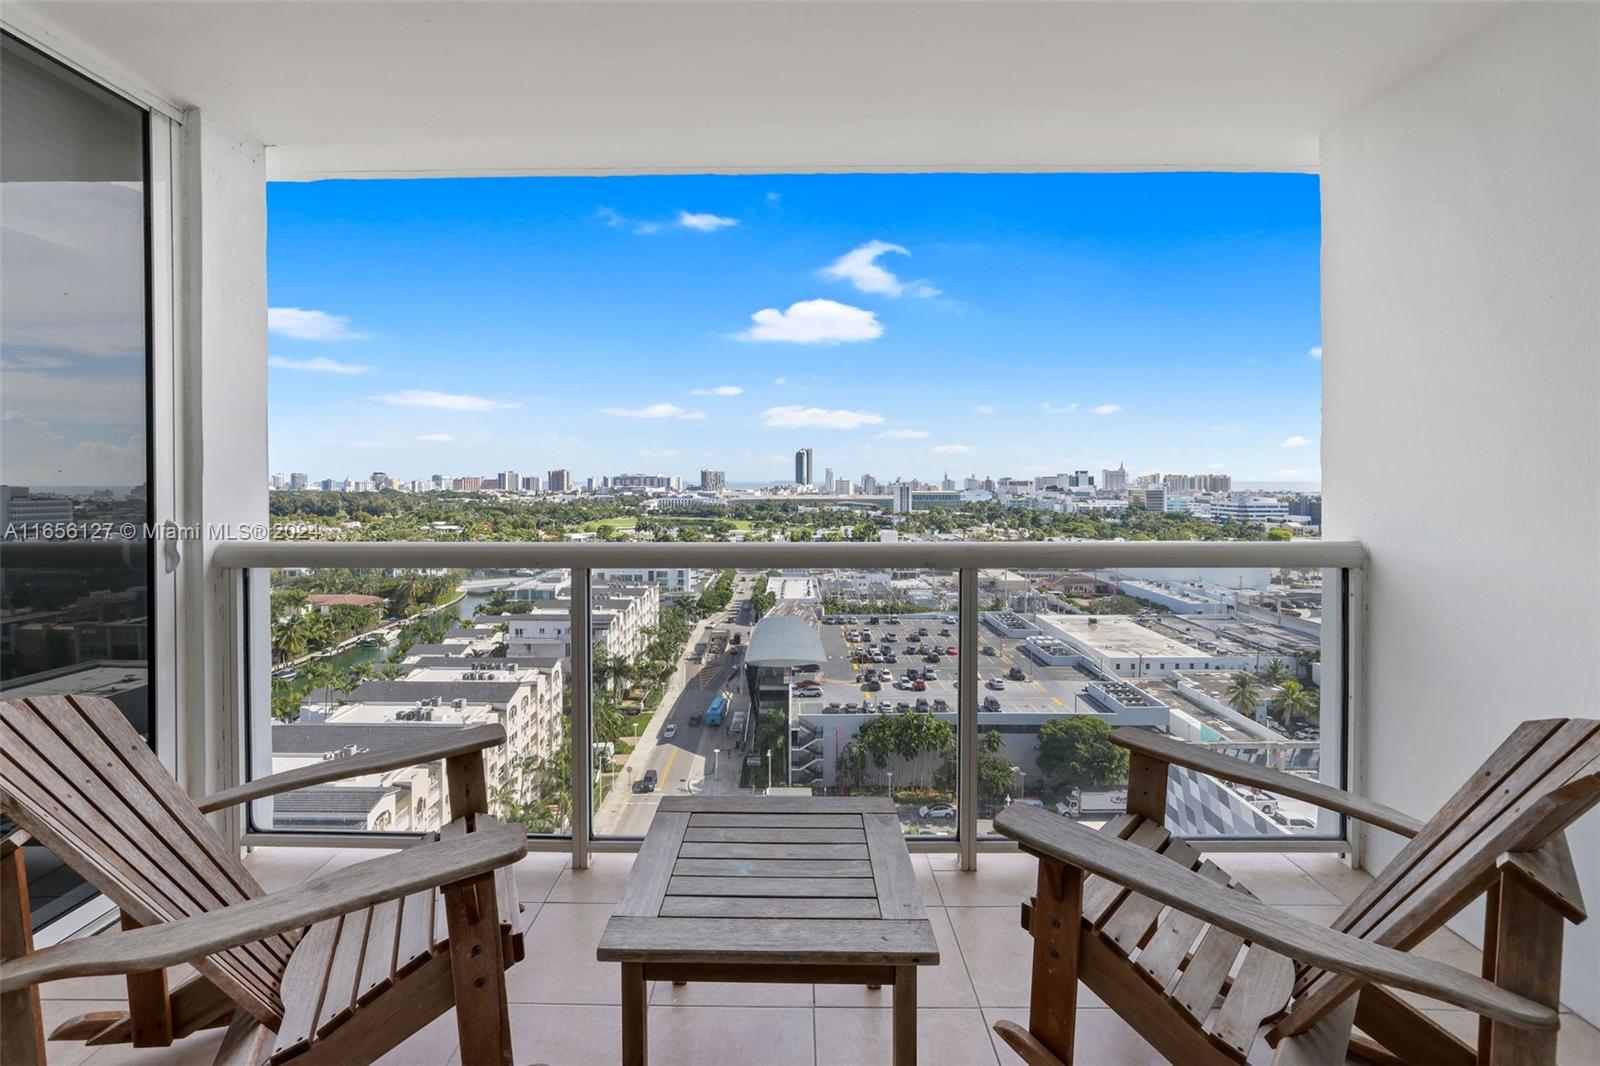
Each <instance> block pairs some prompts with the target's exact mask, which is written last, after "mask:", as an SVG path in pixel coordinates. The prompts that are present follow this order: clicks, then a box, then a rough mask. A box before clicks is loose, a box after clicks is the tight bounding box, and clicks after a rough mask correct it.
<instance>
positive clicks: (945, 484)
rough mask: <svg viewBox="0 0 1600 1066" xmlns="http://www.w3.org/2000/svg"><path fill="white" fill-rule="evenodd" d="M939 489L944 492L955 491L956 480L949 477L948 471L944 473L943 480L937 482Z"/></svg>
mask: <svg viewBox="0 0 1600 1066" xmlns="http://www.w3.org/2000/svg"><path fill="white" fill-rule="evenodd" d="M939 487H940V488H941V489H943V490H944V491H945V492H954V491H956V479H955V478H953V477H951V476H950V472H949V471H948V470H947V471H945V475H944V480H943V481H941V482H939Z"/></svg>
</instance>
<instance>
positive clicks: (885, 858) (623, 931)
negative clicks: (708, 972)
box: [597, 796, 939, 966]
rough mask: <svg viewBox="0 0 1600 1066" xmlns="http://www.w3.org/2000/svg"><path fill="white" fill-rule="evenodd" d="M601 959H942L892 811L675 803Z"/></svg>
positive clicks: (875, 806) (837, 802) (844, 801)
mask: <svg viewBox="0 0 1600 1066" xmlns="http://www.w3.org/2000/svg"><path fill="white" fill-rule="evenodd" d="M597 957H598V958H599V959H600V961H601V962H747V963H751V964H796V963H800V964H804V963H815V964H827V963H834V964H847V965H902V966H903V965H933V964H935V963H937V962H938V961H939V947H938V942H937V941H936V940H935V939H934V934H933V926H932V924H931V923H930V922H929V921H928V916H927V912H926V911H925V910H924V909H923V906H922V894H921V891H920V890H919V889H918V887H917V878H916V873H915V872H914V871H913V870H912V868H911V856H910V854H909V853H908V852H907V850H906V844H905V838H904V837H903V836H902V835H901V832H900V822H899V819H898V818H897V817H896V815H895V810H894V806H893V805H892V804H891V803H890V802H889V801H888V800H887V799H871V798H869V799H856V798H853V797H821V796H819V797H781V798H768V797H761V796H669V797H666V798H664V799H663V800H662V801H661V806H660V808H659V809H658V810H657V812H656V817H655V821H654V822H653V823H651V826H650V831H649V832H648V833H646V834H645V838H644V844H643V845H642V846H641V847H640V849H639V857H638V859H637V860H636V861H635V862H634V866H633V872H632V873H631V874H630V875H629V877H628V883H627V885H626V887H625V888H624V889H623V894H622V901H621V902H620V903H618V904H617V908H616V910H615V911H614V912H613V913H612V916H611V920H610V922H609V923H607V925H606V930H605V933H604V935H603V936H602V937H601V939H600V948H599V951H598V952H597Z"/></svg>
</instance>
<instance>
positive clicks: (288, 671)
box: [272, 666, 300, 681]
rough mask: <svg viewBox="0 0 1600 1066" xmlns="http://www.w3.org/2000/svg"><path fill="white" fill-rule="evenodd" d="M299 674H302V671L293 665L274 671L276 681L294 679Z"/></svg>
mask: <svg viewBox="0 0 1600 1066" xmlns="http://www.w3.org/2000/svg"><path fill="white" fill-rule="evenodd" d="M298 676H300V671H298V670H296V669H295V668H294V667H292V666H285V667H284V668H283V669H282V670H274V671H272V677H273V680H275V681H293V680H294V679H295V678H296V677H298Z"/></svg>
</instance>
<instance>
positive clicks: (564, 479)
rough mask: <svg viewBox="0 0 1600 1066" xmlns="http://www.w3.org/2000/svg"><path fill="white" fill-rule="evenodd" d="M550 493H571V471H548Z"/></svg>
mask: <svg viewBox="0 0 1600 1066" xmlns="http://www.w3.org/2000/svg"><path fill="white" fill-rule="evenodd" d="M550 491H551V492H571V491H572V471H570V470H552V471H550Z"/></svg>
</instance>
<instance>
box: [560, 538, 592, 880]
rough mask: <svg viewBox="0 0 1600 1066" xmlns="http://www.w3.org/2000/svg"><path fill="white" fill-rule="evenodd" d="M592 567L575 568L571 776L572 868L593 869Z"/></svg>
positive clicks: (570, 634)
mask: <svg viewBox="0 0 1600 1066" xmlns="http://www.w3.org/2000/svg"><path fill="white" fill-rule="evenodd" d="M589 608H590V604H589V570H588V568H587V567H574V568H573V570H572V619H571V623H572V628H571V629H570V630H569V631H568V634H567V635H568V637H569V638H570V639H571V641H572V722H571V727H572V745H571V758H572V766H571V767H570V768H569V769H568V773H567V776H568V778H569V779H570V780H571V782H572V868H573V869H574V870H587V869H588V868H589V844H590V839H591V835H592V834H593V832H594V827H593V826H592V825H591V824H590V813H591V811H590V807H591V803H590V800H591V798H592V796H593V793H592V792H591V791H590V789H592V788H593V786H594V782H593V781H592V780H591V774H590V767H591V766H592V765H593V764H594V752H593V749H592V748H591V747H590V736H591V730H590V728H589V725H590V717H589V680H590V678H589V663H590V662H591V655H590V653H591V651H592V649H591V648H590V646H589V642H590V640H591V639H592V637H593V633H592V631H591V627H590V622H589Z"/></svg>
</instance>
